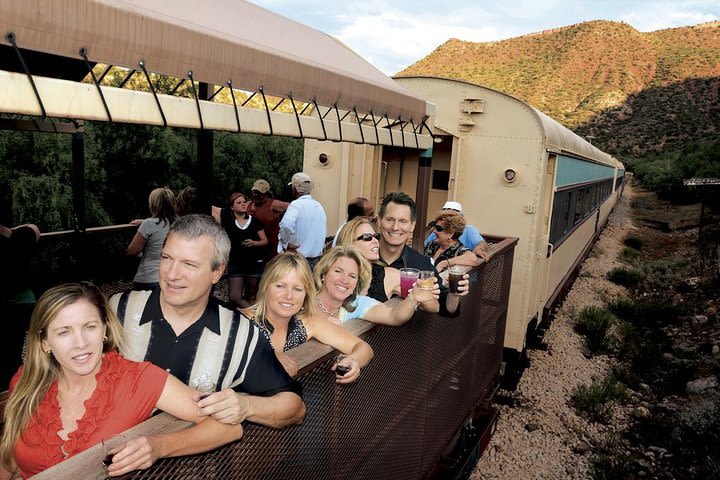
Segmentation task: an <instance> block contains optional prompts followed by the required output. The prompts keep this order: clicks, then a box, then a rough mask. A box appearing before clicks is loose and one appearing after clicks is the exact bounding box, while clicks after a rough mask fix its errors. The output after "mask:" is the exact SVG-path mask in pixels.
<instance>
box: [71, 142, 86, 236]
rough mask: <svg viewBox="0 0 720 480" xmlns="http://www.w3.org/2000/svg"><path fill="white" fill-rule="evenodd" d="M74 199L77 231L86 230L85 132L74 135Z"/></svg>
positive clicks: (74, 216) (72, 143)
mask: <svg viewBox="0 0 720 480" xmlns="http://www.w3.org/2000/svg"><path fill="white" fill-rule="evenodd" d="M71 145H72V200H73V218H74V223H75V225H74V227H75V231H78V232H82V231H85V228H86V227H87V219H86V217H85V134H84V133H82V132H77V133H73V135H72V141H71Z"/></svg>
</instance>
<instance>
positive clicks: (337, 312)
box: [315, 293, 340, 317]
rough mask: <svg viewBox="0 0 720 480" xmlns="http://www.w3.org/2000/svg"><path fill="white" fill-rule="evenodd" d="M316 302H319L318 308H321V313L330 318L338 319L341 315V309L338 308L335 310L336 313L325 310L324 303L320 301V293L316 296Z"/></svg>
mask: <svg viewBox="0 0 720 480" xmlns="http://www.w3.org/2000/svg"><path fill="white" fill-rule="evenodd" d="M315 300H317V304H318V307H320V311H321V312H323V313H324V314H325V315H328V316H330V317H337V316H339V315H340V307H338V308H337V310H335V313H332V312H328V311H327V309H326V308H325V305H323V304H322V302H321V301H320V294H319V293H318V294H317V295H315Z"/></svg>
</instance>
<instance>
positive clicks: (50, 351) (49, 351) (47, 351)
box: [43, 348, 52, 355]
mask: <svg viewBox="0 0 720 480" xmlns="http://www.w3.org/2000/svg"><path fill="white" fill-rule="evenodd" d="M43 352H45V353H47V354H48V355H50V354H51V353H52V350H50V349H49V348H48V349H47V350H43Z"/></svg>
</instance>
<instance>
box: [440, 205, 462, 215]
mask: <svg viewBox="0 0 720 480" xmlns="http://www.w3.org/2000/svg"><path fill="white" fill-rule="evenodd" d="M443 210H455V211H456V212H460V213H462V211H463V210H462V205H460V202H445V205H443Z"/></svg>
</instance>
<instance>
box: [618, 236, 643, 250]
mask: <svg viewBox="0 0 720 480" xmlns="http://www.w3.org/2000/svg"><path fill="white" fill-rule="evenodd" d="M644 244H645V242H643V240H642V239H641V238H638V237H636V236H635V235H628V236H627V237H625V240H623V245H625V246H626V247H630V248H633V249H635V250H640V249H642V247H643V245H644Z"/></svg>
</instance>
